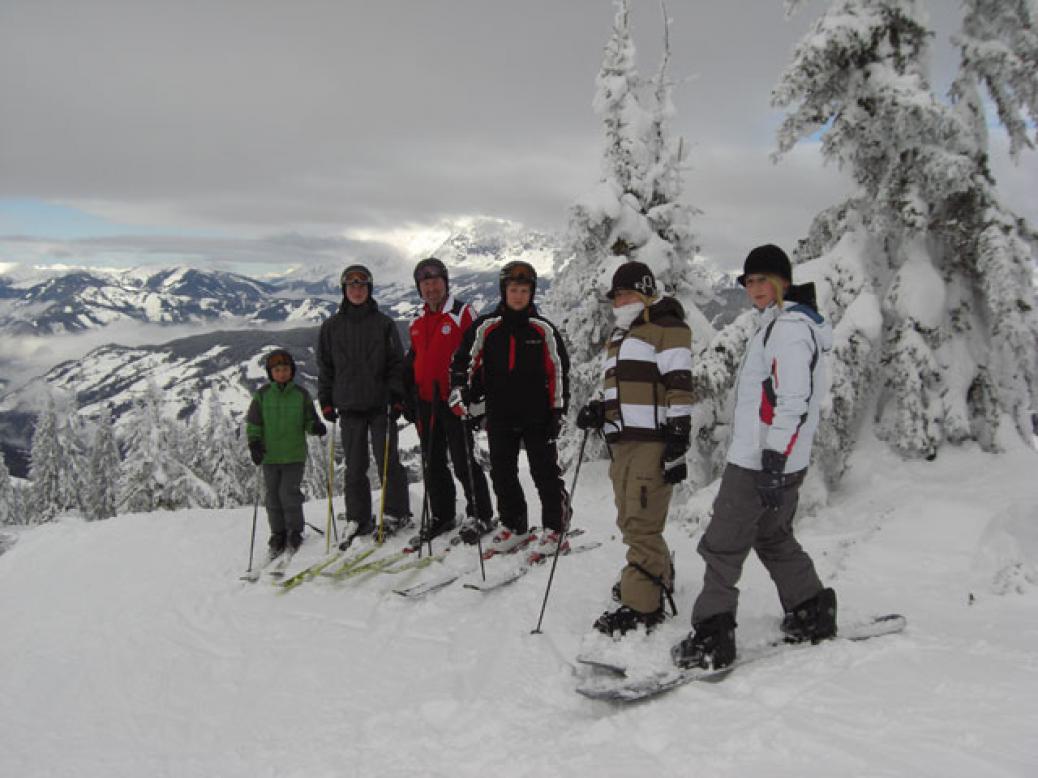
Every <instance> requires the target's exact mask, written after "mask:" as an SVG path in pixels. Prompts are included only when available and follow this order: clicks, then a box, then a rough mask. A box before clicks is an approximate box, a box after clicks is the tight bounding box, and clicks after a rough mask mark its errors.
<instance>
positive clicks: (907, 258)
mask: <svg viewBox="0 0 1038 778" xmlns="http://www.w3.org/2000/svg"><path fill="white" fill-rule="evenodd" d="M791 5H793V6H795V5H797V3H792V4H791ZM982 5H983V6H986V5H987V4H985V3H967V6H968V9H967V20H969V19H970V18H971V13H972V11H970V8H972V9H973V10H974V11H978V12H980V13H983V12H984V10H985V9H984V8H981V6H982ZM1006 5H1007V6H1008V5H1011V4H1006ZM1013 5H1014V8H1016V10H1017V11H1018V12H1019V14H1025V15H1026V18H1025V17H1024V16H1017V17H1016V21H1017V22H1018V23H1019V27H1020V29H1031V30H1033V20H1032V18H1031V12H1030V10H1028V8H1027V7H1026V6H1024V5H1023V4H1019V5H1016V4H1013ZM978 9H979V10H978ZM968 26H969V24H968ZM969 28H970V31H971V33H970V34H971V36H972V37H971V40H972V41H973V44H974V45H973V46H972V48H970V49H969V50H974V49H976V50H983V51H985V52H987V53H990V52H991V51H992V50H994V49H995V47H994V46H993V45H992V40H991V38H990V35H991V30H992V28H991V26H990V25H988V26H985V27H984V28H983V29H984V33H985V35H988V36H989V37H988V38H986V39H985V42H984V43H983V44H977V43H976V42H977V41H978V40H979V39H978V29H979V27H978V24H976V23H974V24H973V25H972V26H969ZM1006 32H1008V30H1007V31H1006ZM930 35H931V33H930V32H929V31H928V30H927V29H926V27H925V26H924V24H923V23H922V21H921V19H920V15H919V13H918V9H917V6H916V3H915V2H913V0H836V2H833V3H832V4H831V5H830V7H829V8H828V10H827V11H826V12H825V13H824V14H823V15H822V17H821V18H820V19H819V20H818V21H817V22H816V23H815V24H814V26H813V27H812V29H811V30H810V31H809V32H808V34H807V35H806V36H805V37H804V38H803V39H802V41H801V42H800V44H799V45H798V46H797V48H796V51H795V53H794V56H793V61H792V63H791V64H790V66H789V67H788V68H787V70H786V71H785V73H784V74H783V75H782V78H781V80H780V83H779V84H778V86H777V87H776V89H775V91H774V93H773V101H774V103H775V104H776V105H778V106H780V107H783V108H786V109H787V116H786V118H785V121H784V122H783V125H782V127H781V128H780V131H779V141H778V152H777V156H780V155H781V154H783V153H785V152H786V151H788V150H789V149H791V148H792V147H793V146H794V145H795V144H796V143H797V142H799V141H800V140H801V139H803V138H805V137H808V136H811V135H813V134H814V133H816V132H820V133H821V147H822V152H823V154H824V155H825V156H826V158H827V159H828V160H833V161H836V162H837V164H839V165H840V166H841V167H842V168H844V169H846V170H848V172H850V174H851V175H852V177H853V178H854V180H855V181H856V183H857V184H858V185H859V187H860V192H859V193H858V194H857V195H856V196H855V198H853V199H852V200H849V201H848V202H846V203H843V204H842V205H841V206H839V207H837V208H834V209H830V210H829V211H828V212H827V213H825V214H822V215H821V216H820V219H819V220H817V221H816V225H815V227H814V228H813V230H812V237H811V238H810V239H809V240H808V242H807V243H806V244H802V246H801V250H800V251H799V252H798V258H800V259H804V258H805V256H804V253H805V251H804V249H805V248H808V249H814V251H813V252H811V253H810V255H809V257H810V258H814V257H815V256H818V253H817V252H821V257H820V258H818V259H817V261H815V262H812V263H810V265H808V266H806V267H804V268H803V271H806V272H801V271H800V270H798V275H799V276H800V277H808V278H810V279H811V280H815V281H817V282H819V285H820V289H819V292H820V298H821V302H822V303H823V305H825V306H826V307H827V308H828V311H827V313H828V314H829V316H830V317H831V319H832V320H833V322H834V324H835V336H836V347H835V350H834V364H833V370H832V373H833V393H832V396H833V403H832V406H831V407H830V408H828V409H827V410H826V412H825V414H824V418H823V424H822V428H821V430H820V434H819V446H817V447H816V454H817V457H816V458H817V459H818V460H820V461H821V463H822V464H823V467H824V469H825V470H826V472H827V474H828V475H829V476H830V478H831V479H834V478H838V477H839V476H840V475H841V474H842V472H843V469H844V466H845V462H846V456H847V454H848V452H849V450H850V447H851V446H852V445H853V441H854V437H855V435H856V432H857V428H858V426H859V424H860V422H861V420H862V418H863V413H864V411H865V410H866V408H867V407H869V406H870V404H871V403H872V402H875V404H876V418H877V420H878V426H877V431H878V433H879V434H880V435H881V436H883V437H885V438H886V439H887V440H888V441H890V442H891V444H892V445H894V446H895V447H896V448H898V449H899V450H901V451H902V452H904V453H906V454H909V455H923V456H934V455H936V452H937V450H938V448H939V447H940V445H941V444H942V443H943V442H944V441H951V442H956V441H960V440H963V439H965V438H970V437H972V438H975V439H976V440H978V441H980V442H981V444H982V445H984V446H986V447H988V448H991V447H994V446H996V445H997V443H996V436H997V424H998V418H999V417H1000V416H1001V415H1002V414H1003V413H1010V414H1011V415H1012V416H1013V417H1014V418H1015V420H1016V422H1017V426H1018V427H1019V428H1020V430H1021V432H1024V431H1025V430H1027V429H1028V427H1029V420H1028V419H1027V414H1026V409H1027V408H1030V407H1033V403H1034V397H1035V385H1036V377H1038V370H1036V366H1035V352H1036V346H1038V327H1036V325H1035V317H1034V291H1033V288H1032V286H1031V283H1030V275H1029V272H1027V268H1029V266H1030V262H1031V256H1032V255H1033V247H1032V246H1028V244H1027V242H1026V241H1025V240H1024V239H1023V235H1025V234H1026V233H1027V229H1026V226H1025V225H1022V223H1021V222H1020V220H1018V219H1016V218H1015V217H1014V216H1013V215H1012V214H1009V213H1008V212H1007V211H1005V209H1004V208H1003V207H1002V206H1001V205H1000V204H999V202H998V199H997V197H996V196H995V192H994V184H993V181H992V178H991V175H990V172H989V171H988V169H987V164H986V159H987V149H986V134H985V133H984V132H983V121H982V119H981V118H980V114H979V113H978V111H980V110H981V109H980V100H979V97H978V96H977V92H976V89H975V75H974V76H970V75H969V74H970V73H973V74H975V73H978V72H980V71H979V70H977V68H976V67H973V66H971V65H968V64H965V63H967V61H972V62H975V61H976V58H974V59H973V60H969V57H968V56H967V54H966V51H967V48H968V47H964V70H963V73H964V74H966V75H964V76H960V79H959V80H958V81H957V87H956V90H955V92H954V93H953V100H956V101H957V105H956V106H951V105H948V104H945V103H942V102H941V101H939V100H938V99H937V98H936V97H935V96H934V95H933V94H932V92H931V89H930V85H929V82H928V79H927V74H926V63H927V42H928V39H929V37H930ZM1003 37H1004V38H1005V40H1002V41H1000V44H1005V45H1011V41H1010V42H1007V41H1009V36H1008V35H1005V36H1003ZM1018 39H1019V36H1018ZM971 68H972V69H971ZM984 72H985V74H990V73H991V72H992V70H991V69H990V68H989V69H987V70H985V71H984ZM1036 72H1038V71H1035V70H1034V68H1031V70H1030V71H1029V74H1030V77H1031V79H1032V82H1033V79H1034V78H1035V73H1036ZM1013 74H1014V78H1017V81H1016V82H1014V83H1015V84H1016V86H1014V89H1013V90H1003V92H1002V94H1003V96H1004V95H1006V94H1009V93H1010V92H1012V94H1015V95H1027V94H1030V92H1028V91H1027V89H1025V88H1022V87H1020V86H1019V84H1020V83H1021V79H1020V78H1018V77H1019V76H1020V75H1021V73H1020V71H1019V70H1015V71H1013ZM987 77H988V76H987V75H985V78H987ZM971 78H973V82H972V83H971ZM1022 81H1023V82H1026V79H1022ZM1004 102H1005V101H1004ZM1028 110H1030V109H1028ZM1000 113H1003V114H1004V113H1005V112H1003V111H1001V109H1000ZM1011 135H1012V131H1011ZM823 235H824V236H825V237H824V238H823V237H822V236H823ZM1004 344H1008V345H1004ZM1007 349H1011V350H1012V351H1011V352H1010V351H1008V350H1007ZM1010 353H1012V354H1015V359H1011V358H1009V354H1010Z"/></svg>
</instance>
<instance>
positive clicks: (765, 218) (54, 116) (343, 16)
mask: <svg viewBox="0 0 1038 778" xmlns="http://www.w3.org/2000/svg"><path fill="white" fill-rule="evenodd" d="M925 5H926V6H927V7H928V8H929V10H930V13H931V17H932V22H933V25H934V27H935V28H936V29H937V32H938V36H939V39H938V44H939V45H938V46H937V48H936V49H935V54H936V59H935V63H934V81H935V84H936V85H937V86H938V87H939V88H941V89H942V91H943V89H944V88H945V87H946V86H947V82H948V81H949V80H950V72H951V67H952V64H953V52H952V51H951V50H950V47H948V45H947V43H946V38H947V35H948V34H949V33H950V32H952V31H953V25H954V23H955V17H956V12H957V8H958V5H959V4H958V2H954V1H953V0H931V1H930V2H929V3H928V4H925ZM820 7H821V5H820V4H819V3H817V2H816V3H809V4H807V7H806V9H805V11H803V12H801V13H800V14H799V15H798V16H796V17H794V18H793V19H792V20H786V19H785V17H784V15H783V3H782V1H781V0H726V1H725V2H721V0H716V1H714V0H697V1H695V2H693V1H692V0H685V1H684V2H682V1H681V0H671V2H670V3H669V15H670V17H671V19H672V26H671V31H670V37H671V46H672V49H673V52H672V63H671V75H672V76H673V77H674V79H675V80H678V81H680V82H681V85H680V86H679V87H678V88H677V90H676V93H675V103H676V108H677V112H678V116H677V117H676V119H675V122H674V128H673V129H674V131H675V133H677V134H680V135H682V136H684V137H685V138H686V140H687V142H688V143H689V144H690V155H689V162H690V166H691V167H690V170H689V171H688V173H687V177H686V197H685V199H686V201H687V202H688V203H690V204H692V205H695V206H696V207H698V208H700V209H701V210H702V211H703V214H702V216H701V217H700V218H699V220H698V228H699V235H700V240H701V244H702V248H703V253H704V254H705V255H707V256H708V257H710V258H712V259H714V260H715V261H717V262H718V264H719V265H721V266H722V267H735V266H738V265H740V264H741V262H742V258H743V257H744V256H745V253H746V251H747V249H748V248H750V247H752V246H753V245H756V244H758V243H762V242H778V243H781V244H783V245H785V246H786V247H787V248H788V247H791V246H792V244H793V243H794V242H795V241H796V239H798V238H800V237H802V236H803V235H804V234H805V232H806V230H807V227H808V225H809V224H810V221H811V218H812V216H813V215H814V214H815V213H817V211H818V210H820V209H821V208H823V207H825V206H826V205H829V204H831V203H832V202H834V201H835V200H836V199H837V198H839V197H840V196H841V195H843V194H844V193H845V192H846V191H848V188H849V187H848V184H847V182H846V179H845V177H844V176H843V175H842V174H841V173H840V171H838V170H836V169H832V168H827V167H823V166H822V164H821V160H820V158H819V155H818V154H817V151H816V149H815V148H812V147H811V146H804V147H802V148H799V149H798V150H796V151H795V152H794V153H793V154H791V155H790V156H788V157H787V158H786V159H785V160H784V161H782V162H781V163H779V164H778V165H773V164H772V163H771V161H770V160H769V157H768V155H769V154H770V152H771V151H772V150H773V148H774V132H775V128H776V127H777V126H778V124H779V121H780V119H781V117H780V115H779V114H778V113H777V112H776V111H774V110H773V109H771V108H770V106H769V93H770V90H771V88H772V86H773V85H774V84H775V82H776V80H777V78H778V75H779V73H780V72H781V70H782V69H783V67H784V66H785V64H786V62H787V61H788V59H789V56H790V53H791V51H792V47H793V45H794V43H795V41H796V40H797V38H798V37H799V36H800V35H801V34H803V32H804V31H805V30H806V28H807V26H808V25H809V23H810V22H811V21H812V20H813V18H814V17H815V16H816V15H817V13H818V10H819V8H820ZM613 15H614V7H613V4H612V2H611V0H435V1H434V0H414V1H413V2H401V1H396V0H379V1H378V2H372V1H370V0H365V1H361V0H357V1H356V2H354V1H352V0H351V1H346V0H339V1H335V0H326V1H324V2H317V1H315V0H294V1H293V2H285V1H284V0H243V1H242V2H230V1H229V0H176V2H173V1H172V0H169V1H166V2H149V1H148V0H125V1H124V2H100V1H98V0H68V1H58V2H50V1H49V0H27V1H26V2H19V1H18V0H0V101H2V109H3V120H2V122H0V263H4V262H23V263H24V262H43V263H51V262H67V263H76V264H94V265H113V264H118V265H124V266H125V265H135V264H144V263H153V262H161V263H170V262H175V261H176V262H179V261H187V262H190V263H193V264H198V265H205V266H209V267H223V268H228V269H238V270H243V271H247V272H259V273H262V272H267V271H276V270H282V269H284V268H285V267H286V266H287V265H291V264H298V263H307V262H312V263H317V262H320V263H327V262H333V263H334V262H338V261H346V260H348V259H353V258H361V259H365V258H372V257H374V256H381V257H394V256H399V257H401V258H402V259H406V260H408V262H409V261H410V260H411V259H412V258H413V257H414V256H415V255H416V254H417V253H422V252H426V251H429V250H430V248H431V247H432V246H433V245H435V242H436V241H437V240H439V239H442V238H443V237H445V235H446V230H447V229H448V228H449V225H450V224H451V223H452V222H454V221H457V220H460V219H464V218H466V217H472V216H479V215H483V216H493V217H500V218H505V219H510V220H515V221H518V222H522V223H524V224H526V225H528V226H529V227H531V228H535V229H539V230H546V231H561V230H562V229H564V227H565V224H566V218H567V208H568V206H569V205H570V204H571V203H572V202H573V200H574V199H575V198H576V197H577V196H579V195H580V194H581V193H583V192H585V191H587V190H589V189H590V188H591V187H592V186H593V185H594V184H595V182H596V181H597V180H598V177H599V158H600V149H601V144H602V141H601V138H602V132H601V127H600V124H599V121H598V118H597V117H596V116H595V115H594V113H593V112H592V109H591V99H592V96H593V94H594V79H595V75H596V73H597V72H598V68H599V65H600V62H601V57H602V48H603V46H604V44H605V43H606V41H607V39H608V36H609V33H610V28H611V25H612V21H613ZM631 23H632V27H633V35H634V39H635V43H636V45H637V47H638V62H639V67H640V70H641V72H642V73H643V74H646V75H649V74H651V73H652V72H653V71H654V70H655V68H656V65H657V62H658V55H659V50H660V42H661V39H662V14H661V10H660V5H659V3H658V2H656V0H632V14H631ZM1001 137H1002V136H1001V135H1000V134H998V133H993V134H992V138H993V140H994V139H997V140H998V146H997V148H995V149H994V152H995V154H994V156H995V158H996V175H998V177H999V183H1000V186H1001V188H1002V191H1003V193H1004V195H1005V197H1006V199H1007V200H1008V201H1009V202H1010V203H1011V205H1012V206H1013V207H1015V208H1016V209H1017V211H1018V212H1020V213H1021V214H1023V215H1025V216H1027V217H1028V218H1029V219H1031V221H1032V223H1038V205H1036V203H1035V200H1036V198H1035V197H1034V184H1033V181H1035V180H1038V160H1036V159H1035V157H1036V155H1035V154H1034V153H1033V152H1031V153H1028V154H1027V155H1025V156H1024V158H1023V160H1022V161H1021V165H1020V166H1019V167H1018V168H1015V169H1014V168H1012V167H1010V166H1009V165H1008V163H1007V162H1005V160H1004V154H1003V153H1002V152H1001V151H1000V149H1001V146H1002V144H1001Z"/></svg>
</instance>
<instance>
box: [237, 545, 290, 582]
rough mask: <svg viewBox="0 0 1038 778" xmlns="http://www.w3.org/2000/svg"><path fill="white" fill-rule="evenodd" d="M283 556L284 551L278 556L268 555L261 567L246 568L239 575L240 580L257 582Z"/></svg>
mask: <svg viewBox="0 0 1038 778" xmlns="http://www.w3.org/2000/svg"><path fill="white" fill-rule="evenodd" d="M283 556H284V552H282V553H280V554H278V555H277V556H270V557H267V558H266V560H265V561H264V562H263V563H262V564H261V565H260V566H259V567H257V568H255V569H253V570H246V571H245V572H244V573H242V574H241V575H240V576H238V580H240V581H248V582H249V583H256V581H258V580H259V579H260V578H261V577H262V576H263V573H265V572H267V571H268V570H270V569H271V568H272V567H273V565H274V564H275V563H276V562H278V561H280V559H281V557H283Z"/></svg>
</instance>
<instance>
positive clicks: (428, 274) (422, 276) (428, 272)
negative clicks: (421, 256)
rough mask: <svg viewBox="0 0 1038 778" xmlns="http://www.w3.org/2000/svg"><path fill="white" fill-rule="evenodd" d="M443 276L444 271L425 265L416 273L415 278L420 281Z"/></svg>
mask: <svg viewBox="0 0 1038 778" xmlns="http://www.w3.org/2000/svg"><path fill="white" fill-rule="evenodd" d="M443 277H444V275H443V273H442V272H441V271H440V270H438V269H436V268H435V267H423V268H421V269H420V270H419V271H418V272H417V273H415V279H416V280H418V281H428V280H429V279H430V278H443Z"/></svg>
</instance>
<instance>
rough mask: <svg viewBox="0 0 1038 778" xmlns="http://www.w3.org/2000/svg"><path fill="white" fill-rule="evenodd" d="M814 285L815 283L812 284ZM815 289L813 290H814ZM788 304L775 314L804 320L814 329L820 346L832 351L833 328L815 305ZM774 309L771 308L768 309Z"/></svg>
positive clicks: (787, 318) (783, 317)
mask: <svg viewBox="0 0 1038 778" xmlns="http://www.w3.org/2000/svg"><path fill="white" fill-rule="evenodd" d="M812 286H813V285H812ZM812 291H813V290H812ZM789 302H790V303H792V304H787V305H786V306H785V307H784V308H783V309H782V310H781V311H778V310H777V309H776V310H775V316H776V318H779V319H784V320H787V321H804V322H807V324H809V325H810V327H811V329H812V330H813V331H814V335H815V339H816V340H817V341H818V347H819V348H820V349H822V351H830V350H832V347H833V328H832V325H831V324H829V321H828V320H827V319H826V318H825V317H824V316H822V314H820V313H819V312H818V311H817V310H816V309H815V308H814V307H812V306H811V305H808V304H807V303H794V302H793V301H792V300H790V301H789ZM768 310H769V311H770V310H772V309H771V308H769V309H768ZM765 313H767V311H765Z"/></svg>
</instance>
